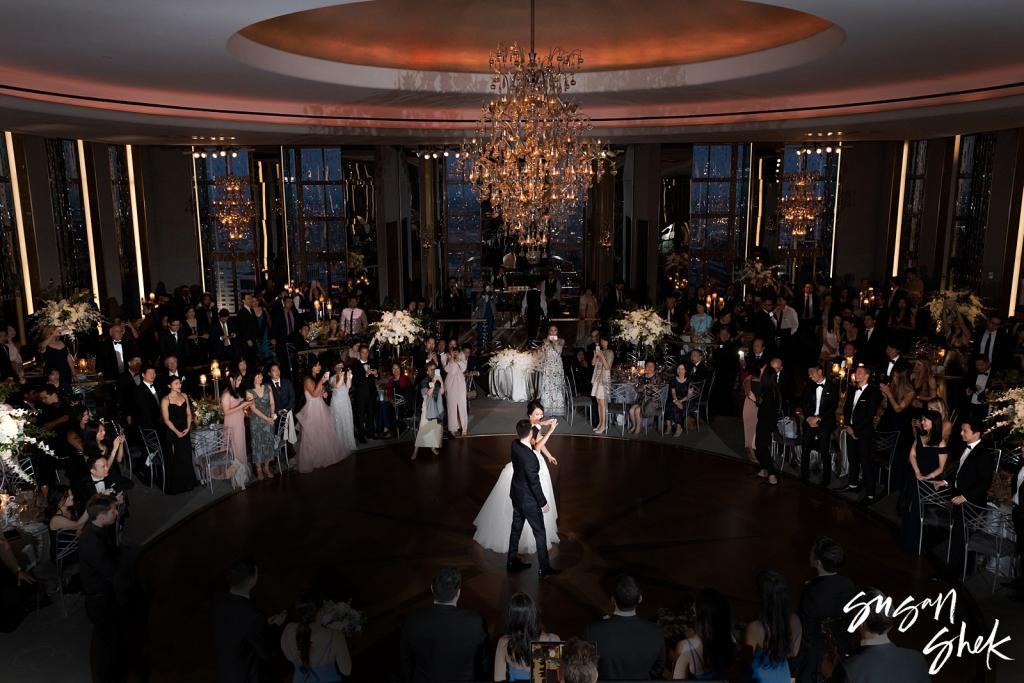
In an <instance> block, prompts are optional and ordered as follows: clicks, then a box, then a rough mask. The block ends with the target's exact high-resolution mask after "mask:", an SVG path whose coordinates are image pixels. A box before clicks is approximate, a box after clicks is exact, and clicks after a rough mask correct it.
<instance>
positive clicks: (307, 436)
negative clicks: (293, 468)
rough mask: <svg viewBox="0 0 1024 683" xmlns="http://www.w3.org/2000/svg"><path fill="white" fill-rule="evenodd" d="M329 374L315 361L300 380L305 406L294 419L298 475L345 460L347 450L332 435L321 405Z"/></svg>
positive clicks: (331, 422)
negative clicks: (297, 428)
mask: <svg viewBox="0 0 1024 683" xmlns="http://www.w3.org/2000/svg"><path fill="white" fill-rule="evenodd" d="M329 374H330V373H325V372H323V371H322V366H321V365H320V361H319V360H316V361H314V362H313V365H312V367H310V369H309V373H308V374H307V375H306V378H305V379H304V380H303V381H302V386H303V391H305V394H306V404H305V405H304V406H302V410H300V411H299V413H298V415H296V416H295V417H296V418H297V419H298V421H299V425H300V426H301V427H302V433H301V438H300V439H299V450H298V455H297V459H298V463H299V472H300V473H302V474H306V473H308V472H312V471H313V470H315V469H319V468H321V467H329V466H330V465H334V464H335V463H339V462H341V461H342V460H344V459H345V458H347V457H348V450H347V449H346V448H345V447H344V446H342V445H341V443H340V442H339V441H338V437H337V436H336V435H335V433H334V419H333V418H332V417H331V411H330V409H328V407H327V404H326V403H324V387H325V386H326V384H327V380H328V375H329Z"/></svg>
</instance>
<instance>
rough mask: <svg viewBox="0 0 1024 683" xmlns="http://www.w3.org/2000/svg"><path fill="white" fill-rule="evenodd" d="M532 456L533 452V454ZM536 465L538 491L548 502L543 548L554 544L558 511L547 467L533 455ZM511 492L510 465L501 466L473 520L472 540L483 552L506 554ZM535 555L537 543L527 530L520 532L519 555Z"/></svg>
mask: <svg viewBox="0 0 1024 683" xmlns="http://www.w3.org/2000/svg"><path fill="white" fill-rule="evenodd" d="M534 453H535V454H536V451H534ZM537 460H538V461H539V462H540V488H541V491H543V492H544V497H545V498H547V500H548V505H549V509H548V511H547V512H546V513H544V530H545V531H546V533H547V546H548V550H551V546H552V545H553V544H555V543H558V508H557V507H556V506H555V489H554V486H552V484H551V472H550V471H548V464H547V462H545V460H544V457H543V456H541V455H539V454H537ZM511 491H512V463H509V464H507V465H505V468H504V469H503V470H501V474H500V475H498V482H497V483H496V484H495V485H494V488H493V489H491V494H490V495H489V496H487V500H486V501H484V505H483V507H482V508H480V513H479V514H477V516H476V519H475V520H473V525H474V526H475V527H476V533H475V534H473V540H474V541H476V542H477V543H479V544H480V545H481V546H483V547H484V548H486V549H487V550H493V551H494V552H497V553H503V554H504V553H507V552H508V538H509V534H510V533H511V531H512V498H510V497H509V494H510V492H511ZM535 552H537V541H536V539H535V538H534V537H533V532H532V531H531V530H530V528H529V526H527V527H526V528H525V529H523V535H522V536H520V537H519V553H520V554H523V555H532V554H533V553H535Z"/></svg>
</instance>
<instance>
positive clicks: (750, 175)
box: [743, 142, 761, 260]
mask: <svg viewBox="0 0 1024 683" xmlns="http://www.w3.org/2000/svg"><path fill="white" fill-rule="evenodd" d="M747 162H748V163H747V222H746V224H745V228H746V233H747V234H746V236H745V237H744V239H743V259H744V260H746V258H747V256H748V255H749V254H750V219H751V215H750V212H751V207H750V200H751V199H752V198H753V196H754V185H753V180H754V143H753V142H751V143H750V158H749V159H748V160H747ZM760 208H761V207H760V205H758V209H760Z"/></svg>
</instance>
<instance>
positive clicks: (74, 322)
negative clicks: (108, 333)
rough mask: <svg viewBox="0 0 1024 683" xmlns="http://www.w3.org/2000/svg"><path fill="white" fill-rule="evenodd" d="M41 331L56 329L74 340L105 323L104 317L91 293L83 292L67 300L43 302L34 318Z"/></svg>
mask: <svg viewBox="0 0 1024 683" xmlns="http://www.w3.org/2000/svg"><path fill="white" fill-rule="evenodd" d="M32 318H33V320H35V322H36V325H37V326H39V328H40V331H42V330H45V329H47V328H50V327H56V328H57V329H58V330H59V331H60V334H61V335H67V336H69V337H71V338H72V339H74V338H75V335H76V334H80V333H83V332H90V331H92V330H93V329H95V327H96V326H97V325H99V324H100V323H101V322H103V316H102V315H100V311H99V309H98V308H96V304H95V303H93V300H92V296H91V295H90V294H89V292H86V291H82V292H79V293H78V294H75V295H74V296H70V297H68V298H67V299H58V300H56V301H45V302H43V306H42V308H40V309H39V310H38V311H36V312H35V313H34V314H33V316H32Z"/></svg>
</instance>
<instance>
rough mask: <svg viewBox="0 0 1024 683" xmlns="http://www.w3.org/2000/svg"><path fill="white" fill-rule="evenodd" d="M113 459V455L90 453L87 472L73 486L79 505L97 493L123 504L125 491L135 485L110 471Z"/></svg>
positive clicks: (83, 504) (84, 503)
mask: <svg viewBox="0 0 1024 683" xmlns="http://www.w3.org/2000/svg"><path fill="white" fill-rule="evenodd" d="M113 459H114V457H113V456H107V457H105V456H102V455H92V456H90V457H89V459H88V460H87V461H86V462H87V467H88V471H89V474H87V475H86V476H85V477H83V478H82V479H80V480H79V481H78V483H77V485H76V486H75V498H77V499H78V501H79V504H80V505H82V506H85V505H86V503H88V502H89V499H90V498H92V497H93V496H95V495H96V494H98V493H101V494H104V495H107V496H109V497H110V498H111V499H114V500H116V501H117V503H118V505H124V504H125V500H126V493H125V492H126V491H129V490H130V489H131V488H132V487H133V486H135V483H134V482H132V480H130V479H127V478H125V477H122V476H121V475H120V473H118V472H112V471H111V469H110V465H111V462H113Z"/></svg>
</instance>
